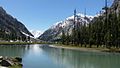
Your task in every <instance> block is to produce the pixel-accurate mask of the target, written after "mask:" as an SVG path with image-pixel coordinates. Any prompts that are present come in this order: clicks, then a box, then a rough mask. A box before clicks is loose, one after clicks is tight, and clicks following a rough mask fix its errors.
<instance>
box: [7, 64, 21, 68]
mask: <svg viewBox="0 0 120 68" xmlns="http://www.w3.org/2000/svg"><path fill="white" fill-rule="evenodd" d="M9 68H22V67H21V66H17V65H14V66H11V67H9Z"/></svg>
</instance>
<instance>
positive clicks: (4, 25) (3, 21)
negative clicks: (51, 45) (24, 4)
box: [0, 7, 33, 40]
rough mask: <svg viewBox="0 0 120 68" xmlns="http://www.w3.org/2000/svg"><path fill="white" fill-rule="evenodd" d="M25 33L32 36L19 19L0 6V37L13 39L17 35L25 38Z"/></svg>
mask: <svg viewBox="0 0 120 68" xmlns="http://www.w3.org/2000/svg"><path fill="white" fill-rule="evenodd" d="M26 34H27V35H29V36H33V35H32V34H31V33H30V32H29V31H28V29H27V28H26V27H25V26H24V25H23V24H22V23H21V22H20V21H18V20H17V19H16V18H14V17H12V16H11V15H9V14H7V12H6V11H5V10H4V9H3V8H2V7H0V39H4V40H11V39H12V40H15V39H17V38H18V37H21V38H22V37H24V38H25V37H26Z"/></svg>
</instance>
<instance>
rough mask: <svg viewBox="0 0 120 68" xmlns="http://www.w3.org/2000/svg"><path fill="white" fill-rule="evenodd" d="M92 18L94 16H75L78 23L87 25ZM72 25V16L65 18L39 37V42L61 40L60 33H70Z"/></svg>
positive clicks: (79, 14)
mask: <svg viewBox="0 0 120 68" xmlns="http://www.w3.org/2000/svg"><path fill="white" fill-rule="evenodd" d="M93 18H94V16H89V15H84V14H81V13H78V14H76V19H75V20H76V21H79V23H82V24H84V23H86V24H87V23H89V22H90V21H91V20H92V19H93ZM73 24H74V15H72V16H70V17H68V18H66V19H65V20H63V21H59V22H57V23H56V24H54V25H53V26H52V27H51V28H49V29H48V30H46V31H45V32H44V33H43V34H42V35H41V36H40V37H39V39H40V40H43V41H54V40H57V39H60V38H61V35H62V31H64V32H65V33H69V34H71V33H72V29H73Z"/></svg>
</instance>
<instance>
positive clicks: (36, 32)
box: [30, 30, 43, 38]
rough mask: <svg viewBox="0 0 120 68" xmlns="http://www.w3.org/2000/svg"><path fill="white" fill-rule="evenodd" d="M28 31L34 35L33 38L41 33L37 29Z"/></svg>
mask: <svg viewBox="0 0 120 68" xmlns="http://www.w3.org/2000/svg"><path fill="white" fill-rule="evenodd" d="M30 32H31V33H32V34H33V35H34V38H38V37H39V36H40V35H41V34H42V33H43V32H41V31H39V30H30Z"/></svg>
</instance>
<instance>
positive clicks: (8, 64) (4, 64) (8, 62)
mask: <svg viewBox="0 0 120 68" xmlns="http://www.w3.org/2000/svg"><path fill="white" fill-rule="evenodd" d="M12 65H13V64H12V63H11V62H10V61H8V60H2V61H1V66H5V67H9V66H12Z"/></svg>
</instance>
